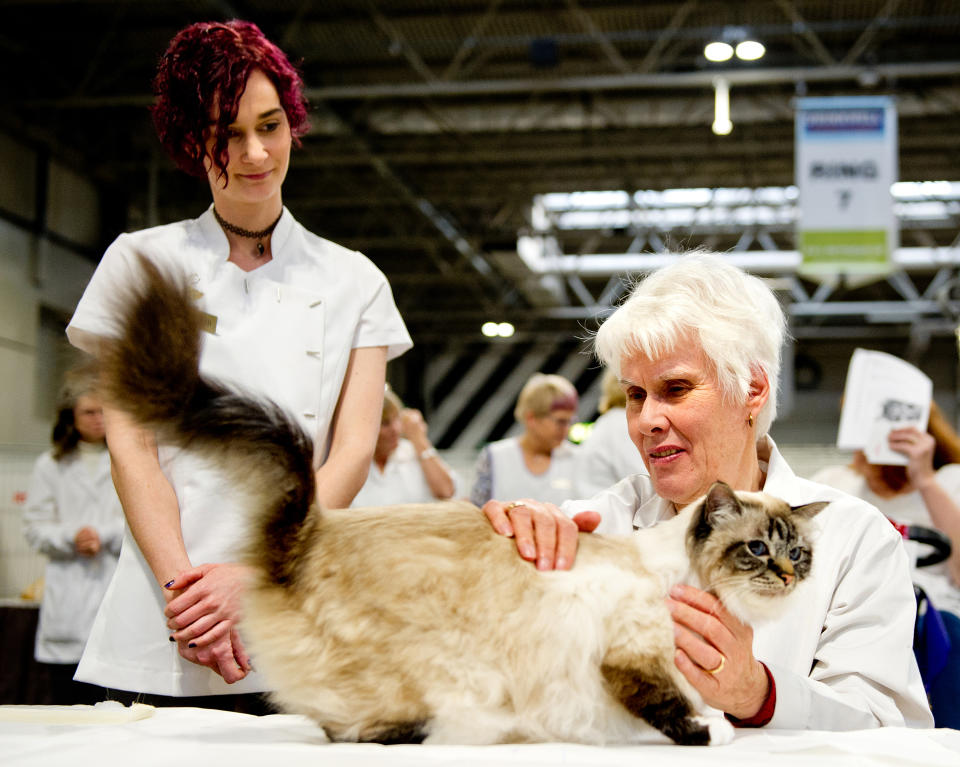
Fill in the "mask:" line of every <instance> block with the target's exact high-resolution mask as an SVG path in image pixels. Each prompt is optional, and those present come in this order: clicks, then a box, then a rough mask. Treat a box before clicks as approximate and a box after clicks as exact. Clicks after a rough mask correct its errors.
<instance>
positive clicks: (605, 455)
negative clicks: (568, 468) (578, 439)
mask: <svg viewBox="0 0 960 767" xmlns="http://www.w3.org/2000/svg"><path fill="white" fill-rule="evenodd" d="M646 473H647V468H646V466H644V465H643V458H642V457H641V456H640V451H639V450H637V446H636V445H634V444H633V440H632V439H630V433H629V432H628V431H627V411H626V409H625V408H622V407H614V408H610V410H608V411H607V412H606V413H604V414H603V415H601V416H600V417H599V418H598V419H597V420H596V422H595V423H594V424H593V428H592V429H591V430H590V436H589V437H587V438H586V440H584V441H583V442H582V443H581V444H580V447H579V448H578V449H577V470H576V480H575V490H574V493H575V496H574V497H576V498H589V497H590V496H592V495H594V494H596V493H599V492H600V491H601V490H604V489H606V488H608V487H610V486H611V485H615V484H616V483H617V482H619V481H620V480H621V479H623V478H624V477H629V476H630V475H632V474H646Z"/></svg>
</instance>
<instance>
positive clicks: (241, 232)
mask: <svg viewBox="0 0 960 767" xmlns="http://www.w3.org/2000/svg"><path fill="white" fill-rule="evenodd" d="M282 215H283V210H281V211H280V215H279V216H277V217H276V219H274V221H273V223H272V224H270V226H268V227H267V228H266V229H261V230H260V231H258V232H251V231H250V230H249V229H241V228H240V227H239V226H234V225H233V224H231V223H230V222H229V221H224V220H223V217H222V216H221V215H220V214H219V213H217V209H216V207H214V209H213V217H214V218H215V219H217V223H218V224H220V226H222V227H223V228H224V229H226V230H227V231H228V232H232V233H233V234H236V235H238V236H240V237H249V238H250V239H251V240H256V241H257V255H258V256H262V255H263V254H264V251H265V250H266V248H264V246H263V243H262V242H261V240H262V239H263V238H264V237H267V236H269V235H270V233H271V232H272V231H273V230H274V229H276V228H277V224H278V223H280V216H282Z"/></svg>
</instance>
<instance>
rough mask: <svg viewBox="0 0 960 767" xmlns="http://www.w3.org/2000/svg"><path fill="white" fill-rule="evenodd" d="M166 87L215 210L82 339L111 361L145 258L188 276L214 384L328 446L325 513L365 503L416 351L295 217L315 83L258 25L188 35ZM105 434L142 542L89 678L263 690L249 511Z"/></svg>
mask: <svg viewBox="0 0 960 767" xmlns="http://www.w3.org/2000/svg"><path fill="white" fill-rule="evenodd" d="M154 87H155V90H156V96H157V100H156V105H155V107H154V109H153V118H154V123H155V125H156V127H157V133H158V135H159V137H160V140H161V143H162V144H163V145H164V147H165V148H166V150H167V152H168V153H169V154H170V156H171V157H172V158H173V160H174V161H175V162H176V164H177V165H178V166H179V167H180V168H181V169H183V170H185V171H186V172H188V173H190V174H193V175H197V176H202V177H206V180H207V184H208V186H209V188H210V193H211V196H212V198H213V204H212V205H211V206H210V207H209V208H208V209H207V210H206V212H204V213H202V214H201V215H200V216H199V217H198V218H196V219H191V220H186V221H179V222H176V223H172V224H167V225H165V226H158V227H154V228H152V229H147V230H143V231H139V232H134V233H130V234H124V235H121V236H120V237H119V238H117V240H116V241H115V242H114V243H113V244H112V245H111V246H110V247H109V248H108V249H107V251H106V253H105V254H104V256H103V259H102V261H101V263H100V266H99V267H98V268H97V271H96V273H95V274H94V276H93V278H92V279H91V281H90V284H89V285H88V287H87V290H86V292H85V293H84V295H83V298H82V299H81V301H80V304H79V305H78V307H77V311H76V313H75V314H74V317H73V319H72V320H71V322H70V326H69V327H68V329H67V334H68V336H69V338H70V340H71V342H72V343H74V344H75V345H77V346H79V347H81V348H84V349H87V350H89V351H91V352H94V353H96V352H97V351H98V350H99V348H100V346H101V344H102V343H103V341H104V339H109V337H110V336H111V335H112V333H113V332H114V330H113V312H114V301H113V298H114V296H116V295H123V292H124V290H125V285H126V284H127V283H128V281H129V280H131V279H135V278H136V277H135V275H136V274H137V264H138V262H137V258H138V257H139V256H140V255H141V254H142V255H143V256H145V257H146V258H148V259H151V260H152V261H154V262H155V263H157V264H158V265H160V266H161V267H162V268H163V269H164V270H167V271H169V270H171V269H173V270H179V271H181V272H182V273H183V274H184V275H185V276H186V277H187V279H188V280H189V282H190V284H191V287H192V294H193V295H194V296H195V298H196V300H197V304H198V306H199V307H200V308H201V310H202V311H203V312H204V314H205V316H206V318H207V321H208V322H207V327H206V330H207V331H208V332H207V333H205V334H204V336H205V337H204V343H203V351H202V355H201V361H200V365H201V368H202V369H203V371H204V372H205V373H206V374H209V375H213V376H215V377H217V378H220V379H223V380H228V381H232V382H234V383H237V384H240V385H241V386H242V387H243V388H244V389H245V390H246V391H249V392H252V393H254V394H261V395H264V396H269V397H270V399H272V400H273V401H274V402H276V403H277V404H279V405H280V406H281V407H283V408H284V409H285V410H286V411H288V412H289V413H291V414H292V415H293V416H294V417H295V418H296V419H297V420H298V421H299V423H300V424H301V425H302V426H303V428H304V429H305V430H306V431H307V433H309V434H310V435H311V436H312V437H313V440H314V444H315V446H316V447H315V455H314V468H315V470H316V484H317V500H318V501H319V502H320V503H322V504H324V505H326V506H329V507H345V506H349V504H350V501H351V500H352V499H353V496H354V495H355V494H356V492H357V491H358V490H359V489H360V487H361V486H362V485H363V482H364V480H365V478H366V475H367V470H368V468H369V466H370V460H371V457H372V455H373V449H374V444H375V442H376V437H377V431H378V429H379V426H380V407H381V400H382V397H383V389H384V381H385V368H386V363H387V360H388V359H391V358H393V357H396V356H398V355H399V354H402V353H403V352H404V351H406V349H408V348H409V347H410V345H411V343H410V337H409V335H408V333H407V331H406V328H405V327H404V324H403V321H402V320H401V318H400V315H399V313H398V312H397V309H396V306H395V305H394V302H393V296H392V294H391V291H390V286H389V284H388V283H387V281H386V278H385V277H384V276H383V274H382V273H381V272H380V270H379V269H377V268H376V267H375V266H374V265H373V264H372V263H371V262H370V261H369V260H368V259H367V258H366V257H364V256H363V255H361V254H359V253H356V252H354V251H350V250H347V249H346V248H343V247H340V246H338V245H336V244H334V243H332V242H329V241H327V240H324V239H322V238H320V237H318V236H316V235H314V234H312V233H311V232H309V231H307V230H306V229H304V227H303V226H301V225H300V224H299V223H298V222H297V221H296V220H295V219H294V218H293V216H292V215H291V213H290V212H289V211H288V210H287V209H286V208H284V206H283V201H282V187H283V182H284V179H285V177H286V174H287V170H288V167H289V162H290V152H291V148H292V147H293V146H295V145H298V144H299V137H300V136H302V135H303V134H304V132H305V131H306V127H307V121H306V114H307V113H306V102H305V100H304V96H303V86H302V83H301V80H300V76H299V74H298V73H297V71H296V69H295V68H294V67H293V65H292V64H291V63H290V61H289V60H288V59H287V57H286V56H285V55H284V53H283V52H282V51H281V50H280V49H279V48H277V46H276V45H274V44H273V43H271V42H270V41H269V40H267V39H266V37H264V35H263V33H262V32H261V31H260V30H259V29H258V28H257V27H256V26H255V25H254V24H251V23H249V22H244V21H230V22H225V23H219V22H213V23H199V24H193V25H191V26H189V27H187V28H186V29H184V30H182V31H181V32H180V33H178V34H177V35H176V36H175V37H174V38H173V40H172V41H171V43H170V45H169V47H168V49H167V51H166V53H165V54H164V56H163V57H162V59H161V60H160V64H159V67H158V70H157V75H156V78H155V80H154ZM105 419H106V428H107V439H108V443H109V446H110V452H111V455H112V457H113V461H114V476H115V481H116V484H117V489H118V493H119V495H120V500H121V502H122V504H123V509H124V513H125V515H126V518H127V523H128V524H127V527H128V535H127V537H126V539H125V541H124V546H123V552H122V554H121V558H120V564H119V567H118V570H117V576H116V577H115V578H114V580H113V582H112V583H111V586H110V589H109V591H108V592H107V595H106V598H105V600H104V604H103V607H102V608H101V610H100V613H99V615H98V617H97V622H96V624H95V625H94V628H93V632H92V633H91V638H90V642H89V643H88V645H87V649H86V651H85V653H84V657H83V659H82V661H81V663H80V668H79V671H78V678H81V679H83V680H85V681H90V682H95V683H97V684H100V685H103V686H104V687H109V688H111V689H119V690H128V691H133V692H136V693H152V694H155V695H161V696H211V695H219V694H224V693H248V692H249V693H253V692H261V691H263V689H264V687H263V683H262V682H261V680H260V679H259V678H258V676H257V674H255V673H252V672H251V668H252V667H251V663H250V658H249V657H248V656H247V654H246V651H245V650H244V646H243V639H242V637H241V635H240V634H239V632H238V629H237V624H238V619H239V617H240V602H241V600H240V597H241V594H242V592H243V588H244V582H245V577H246V574H245V571H244V570H243V568H241V567H240V566H239V565H237V564H236V563H235V559H236V552H237V550H238V547H239V545H240V539H241V537H242V532H243V524H242V523H243V520H242V511H241V508H240V506H239V503H238V499H237V498H235V497H233V496H231V494H230V488H229V487H226V486H224V483H223V481H222V479H221V478H220V476H219V474H218V473H217V472H215V471H213V470H212V469H211V468H210V467H209V466H208V465H205V464H203V463H201V462H199V461H198V460H197V459H196V458H195V457H194V456H192V455H190V454H189V451H174V450H172V449H170V448H169V447H168V446H166V445H163V444H160V445H157V444H156V440H155V439H154V436H153V434H152V433H149V432H145V431H143V430H141V429H140V428H138V427H136V426H134V425H133V423H132V422H131V421H130V419H129V418H128V417H127V416H126V415H125V414H123V413H122V412H119V411H116V410H114V409H112V408H110V407H109V406H108V407H106V408H105ZM158 702H160V701H158ZM179 702H180V704H182V698H181V700H180V701H179ZM203 704H204V702H203V701H201V702H200V703H199V705H203Z"/></svg>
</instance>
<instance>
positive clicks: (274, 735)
mask: <svg viewBox="0 0 960 767" xmlns="http://www.w3.org/2000/svg"><path fill="white" fill-rule="evenodd" d="M98 708H99V707H98ZM137 716H139V717H142V718H136V717H137ZM0 764H3V765H4V767H15V766H16V767H20V766H21V765H23V766H29V767H42V766H43V765H56V766H57V767H61V765H71V766H76V765H96V767H114V766H115V765H116V766H117V767H147V766H148V765H157V766H158V767H161V766H162V767H175V766H176V765H187V764H189V765H204V766H205V767H219V765H226V766H227V767H248V766H249V767H298V766H299V765H304V767H306V766H307V765H309V766H310V767H340V766H341V765H342V766H343V767H373V766H376V767H382V766H386V767H431V765H454V764H455V765H458V767H459V766H460V765H478V766H479V765H484V766H485V767H486V766H487V765H496V766H497V767H509V766H510V765H518V767H548V766H549V767H554V766H555V765H564V766H569V767H579V766H581V765H582V766H583V767H606V766H607V765H610V766H612V767H613V766H617V765H624V767H626V766H627V765H629V766H630V767H651V766H653V765H658V766H659V765H666V766H667V767H674V765H676V766H677V767H688V766H689V767H703V765H705V764H709V765H711V767H712V766H713V765H731V767H734V766H735V767H748V766H750V765H757V767H761V766H762V767H770V766H771V765H777V767H794V766H796V767H799V766H800V765H804V767H808V766H809V765H816V767H832V766H833V765H837V767H869V766H870V765H877V766H878V767H879V766H880V765H883V767H889V766H890V765H916V767H960V731H958V730H944V729H940V730H908V729H901V728H892V727H890V728H885V729H879V730H862V731H857V732H840V733H837V732H794V731H783V730H780V731H777V730H739V731H738V732H737V735H736V738H735V739H734V741H733V743H730V744H729V745H725V746H716V747H689V746H687V747H680V746H674V745H670V744H665V743H661V742H651V743H646V744H643V745H632V746H605V747H595V746H581V745H576V744H569V743H546V744H536V745H502V746H429V745H428V746H412V745H411V746H408V745H402V746H380V745H373V744H355V743H329V742H328V741H327V739H326V737H325V735H324V734H323V731H322V730H320V729H319V728H318V727H316V726H315V725H313V724H312V723H311V722H310V721H309V720H307V719H305V718H303V717H300V716H292V715H283V714H276V715H272V716H263V717H255V716H249V715H247V714H234V713H229V712H225V711H214V710H208V709H199V708H159V709H150V708H149V707H142V708H140V709H138V710H136V711H134V710H132V709H125V710H124V709H121V710H119V711H118V710H117V709H115V708H114V709H107V710H103V711H101V710H96V711H95V710H93V709H91V708H90V707H85V706H73V707H37V706H10V707H0Z"/></svg>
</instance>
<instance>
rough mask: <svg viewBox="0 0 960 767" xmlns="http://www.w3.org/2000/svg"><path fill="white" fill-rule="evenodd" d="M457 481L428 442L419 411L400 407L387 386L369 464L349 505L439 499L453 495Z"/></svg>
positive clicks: (382, 504)
mask: <svg viewBox="0 0 960 767" xmlns="http://www.w3.org/2000/svg"><path fill="white" fill-rule="evenodd" d="M457 481H458V477H457V474H456V472H454V471H453V469H451V468H450V467H449V466H447V464H446V462H445V461H444V460H443V459H442V458H441V457H440V454H439V453H438V452H437V450H436V448H435V447H434V446H433V445H432V444H430V438H429V437H428V436H427V423H426V421H424V420H423V414H422V413H421V412H420V411H419V410H415V409H413V408H406V407H404V406H403V402H402V401H401V400H400V397H398V396H397V395H396V393H395V392H394V391H393V389H391V388H390V387H389V385H388V386H387V388H386V391H385V392H384V393H383V415H382V417H381V420H380V433H379V435H378V436H377V446H376V448H374V451H373V463H372V464H371V465H370V473H369V474H367V481H366V483H364V485H363V487H362V488H360V492H359V493H357V495H356V497H355V498H354V499H353V504H352V505H353V507H354V508H360V507H362V506H389V505H391V504H396V503H430V502H431V501H442V500H446V499H447V498H452V497H453V496H454V494H455V493H456V492H457Z"/></svg>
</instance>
